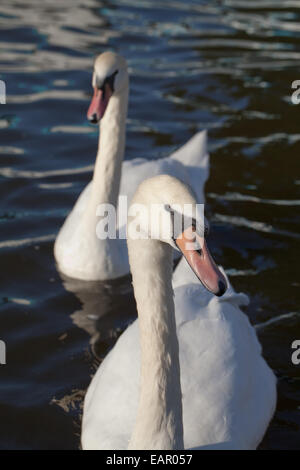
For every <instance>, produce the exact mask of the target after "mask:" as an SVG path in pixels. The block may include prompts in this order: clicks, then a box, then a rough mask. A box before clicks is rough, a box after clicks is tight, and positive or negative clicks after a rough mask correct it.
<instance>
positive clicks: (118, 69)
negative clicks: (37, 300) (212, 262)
mask: <svg viewBox="0 0 300 470" xmlns="http://www.w3.org/2000/svg"><path fill="white" fill-rule="evenodd" d="M128 84H129V80H128V72H127V65H126V61H125V60H124V59H123V58H122V57H120V56H119V55H117V54H114V53H112V52H105V53H103V54H101V55H100V56H99V57H98V58H97V59H96V62H95V67H94V75H93V87H94V97H93V99H92V102H91V105H90V108H89V110H88V118H89V119H90V121H92V122H98V121H100V138H99V147H98V153H97V158H96V163H95V169H94V175H93V180H92V181H91V183H89V184H88V185H87V187H86V188H85V189H84V191H83V192H82V193H81V195H80V197H79V199H78V200H77V202H76V204H75V206H74V208H73V210H72V211H71V213H70V214H69V216H68V217H67V219H66V221H65V222H64V225H63V226H62V228H61V230H60V232H59V234H58V236H57V239H56V242H55V247H54V254H55V258H56V261H57V265H58V268H59V270H60V271H61V272H62V273H64V274H66V275H67V276H69V277H72V278H77V279H82V280H87V281H93V280H107V279H114V278H118V277H121V276H124V275H126V274H128V273H129V262H128V253H127V246H126V242H125V240H124V239H105V240H99V238H97V236H96V226H97V224H98V223H99V221H100V218H99V217H97V216H96V211H97V207H98V206H99V205H100V204H103V203H106V204H112V205H113V206H114V207H117V203H118V196H119V189H120V194H121V195H126V196H128V203H130V200H131V198H132V196H133V194H134V192H135V190H136V188H137V186H138V185H139V183H140V182H141V181H143V180H144V179H145V178H148V177H150V176H154V175H158V174H161V173H166V174H170V175H173V176H176V177H178V178H180V179H181V180H183V181H185V182H186V183H188V184H190V185H191V186H192V187H193V188H194V191H195V192H196V194H197V198H198V200H199V201H201V200H202V198H203V194H202V191H203V185H204V182H205V181H206V179H207V177H208V168H209V165H208V155H207V151H206V133H205V132H199V133H198V134H196V135H195V136H194V137H193V138H192V139H191V140H190V141H189V142H188V143H187V144H185V145H184V146H183V147H182V148H181V149H179V150H178V151H176V152H175V153H174V154H172V155H171V157H168V158H163V159H159V160H155V161H148V160H145V159H142V158H139V159H135V160H131V161H125V162H124V163H123V165H122V160H123V155H124V148H125V124H126V116H127V101H128ZM121 170H122V179H121V187H120V178H121ZM121 215H122V216H123V219H124V220H125V223H126V219H127V210H125V211H123V214H121ZM119 228H120V227H119Z"/></svg>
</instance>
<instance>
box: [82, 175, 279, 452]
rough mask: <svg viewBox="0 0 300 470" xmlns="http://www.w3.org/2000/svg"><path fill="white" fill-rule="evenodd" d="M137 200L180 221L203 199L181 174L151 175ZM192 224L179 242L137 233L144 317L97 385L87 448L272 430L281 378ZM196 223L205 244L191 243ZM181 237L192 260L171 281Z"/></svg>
mask: <svg viewBox="0 0 300 470" xmlns="http://www.w3.org/2000/svg"><path fill="white" fill-rule="evenodd" d="M133 203H140V204H144V205H146V206H148V207H150V204H152V203H161V204H164V205H166V209H165V210H164V211H163V218H164V220H165V221H167V223H171V220H170V218H171V214H172V208H174V205H176V207H178V205H181V206H183V204H184V203H186V204H192V205H193V207H194V206H195V198H194V196H193V194H192V192H191V190H190V189H189V188H188V187H187V186H186V185H184V184H183V183H181V182H180V181H179V180H177V179H176V178H173V177H171V176H168V175H161V176H157V177H154V178H151V179H149V180H146V181H144V182H143V183H142V184H141V185H140V186H139V188H138V190H137V192H136V194H135V197H134V199H133ZM168 206H169V207H168ZM177 210H178V209H177ZM129 225H130V218H129V219H128V227H129ZM157 225H158V221H157V219H154V220H153V219H152V220H150V224H149V226H148V227H147V224H144V222H143V219H142V222H141V225H140V227H141V233H144V234H146V235H148V236H149V234H150V233H152V232H151V228H153V227H154V228H156V227H157ZM186 230H187V232H186V231H184V232H183V233H182V235H181V236H178V237H177V235H176V237H175V238H174V240H176V241H175V243H174V241H173V239H172V238H171V236H170V237H169V238H168V237H166V236H165V234H164V239H163V240H162V238H163V237H162V236H161V235H160V232H159V233H158V235H159V237H160V239H151V238H148V239H138V240H135V239H131V238H130V232H129V239H128V249H129V260H130V267H131V272H132V276H133V287H134V294H135V299H136V303H137V310H138V320H136V321H135V322H134V323H133V324H132V325H130V326H129V327H128V328H127V330H126V331H125V332H124V333H123V334H122V335H121V336H120V338H119V340H118V341H117V343H116V345H115V346H114V348H113V349H112V350H111V351H110V353H109V354H108V355H107V356H106V358H105V359H104V361H103V362H102V364H101V366H100V367H99V369H98V371H97V372H96V374H95V376H94V378H93V380H92V382H91V384H90V386H89V389H88V391H87V394H86V398H85V403H84V413H83V424H82V446H83V449H110V450H121V449H131V450H132V449H136V450H140V449H148V450H154V449H166V450H169V449H255V448H256V447H257V445H258V444H259V442H260V441H261V439H262V438H263V436H264V433H265V431H266V429H267V426H268V423H269V422H270V420H271V418H272V415H273V412H274V408H275V403H276V381H275V377H274V375H273V372H272V371H271V369H270V368H269V367H268V365H267V364H266V362H265V361H264V359H263V358H262V356H261V346H260V344H259V342H258V339H257V337H256V334H255V330H254V329H253V328H252V326H251V325H250V323H249V321H248V318H247V317H246V315H245V314H244V313H243V312H242V311H241V310H240V309H239V306H241V305H243V304H246V303H247V297H246V296H245V295H244V294H237V293H236V292H235V291H234V290H233V288H232V287H231V286H230V284H229V282H228V280H227V279H226V277H225V274H224V272H223V271H221V270H220V269H219V268H218V267H217V266H216V265H215V264H214V261H213V260H212V258H211V255H210V254H209V251H208V248H207V245H206V242H205V238H203V236H202V233H200V234H199V232H198V231H197V233H195V232H193V230H194V228H193V226H190V227H188V228H187V229H186ZM188 231H190V232H191V231H192V232H193V233H192V235H193V236H196V239H197V241H198V242H199V245H200V246H201V249H200V250H198V251H195V250H190V249H188V248H187V240H190V238H188V237H187V236H186V234H187V233H188ZM164 233H165V232H164ZM175 245H176V246H177V247H178V248H179V249H180V250H181V251H182V253H183V255H184V258H182V259H181V261H180V263H179V265H178V267H177V268H176V270H175V273H174V278H173V287H172V247H175ZM187 261H188V262H187ZM199 279H200V281H202V283H203V284H204V285H205V287H204V286H203V285H201V284H200V283H199ZM226 283H227V291H226V293H225V290H226ZM209 291H210V292H209ZM214 294H215V295H214ZM222 294H223V295H222ZM221 295H222V296H221Z"/></svg>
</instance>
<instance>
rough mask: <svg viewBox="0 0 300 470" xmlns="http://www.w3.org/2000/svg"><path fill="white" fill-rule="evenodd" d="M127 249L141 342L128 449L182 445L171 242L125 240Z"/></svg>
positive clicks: (152, 448) (181, 447) (168, 447)
mask: <svg viewBox="0 0 300 470" xmlns="http://www.w3.org/2000/svg"><path fill="white" fill-rule="evenodd" d="M128 249H129V260H130V266H131V272H132V278H133V286H134V294H135V299H136V303H137V310H138V315H139V329H140V344H141V378H140V399H139V406H138V413H137V418H136V423H135V426H134V430H133V433H132V436H131V439H130V442H129V447H128V449H138V450H140V449H151V450H154V449H160V450H162V449H166V450H168V449H183V424H182V396H181V386H180V368H179V347H178V339H177V334H176V323H175V312H174V300H173V289H172V267H173V263H172V248H171V247H170V246H169V245H167V244H166V243H162V242H160V241H157V240H134V241H133V240H128Z"/></svg>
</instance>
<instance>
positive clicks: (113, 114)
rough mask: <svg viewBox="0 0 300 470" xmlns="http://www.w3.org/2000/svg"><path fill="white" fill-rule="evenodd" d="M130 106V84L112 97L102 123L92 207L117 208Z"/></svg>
mask: <svg viewBox="0 0 300 470" xmlns="http://www.w3.org/2000/svg"><path fill="white" fill-rule="evenodd" d="M127 106H128V85H127V86H126V87H125V88H124V89H123V91H122V92H120V93H118V94H116V95H112V97H111V98H110V100H109V103H108V106H107V109H106V111H105V114H104V117H103V119H102V120H101V121H100V132H99V143H98V152H97V158H96V163H95V169H94V176H93V183H92V185H93V186H92V195H91V201H90V208H92V211H93V213H94V214H95V210H96V208H97V206H98V205H99V204H112V205H113V206H114V207H116V206H117V202H118V196H119V190H120V180H121V170H122V161H123V157H124V151H125V131H126V117H127Z"/></svg>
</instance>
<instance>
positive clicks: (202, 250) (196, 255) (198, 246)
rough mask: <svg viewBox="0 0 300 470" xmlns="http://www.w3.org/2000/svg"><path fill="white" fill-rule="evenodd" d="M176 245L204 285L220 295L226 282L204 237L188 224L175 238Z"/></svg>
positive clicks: (225, 286) (224, 288)
mask: <svg viewBox="0 0 300 470" xmlns="http://www.w3.org/2000/svg"><path fill="white" fill-rule="evenodd" d="M176 245H177V246H178V248H179V249H180V251H181V252H182V254H183V256H184V257H185V259H186V260H187V262H188V263H189V265H190V267H191V268H192V270H193V271H194V273H195V274H196V276H197V277H198V279H199V280H200V281H201V283H202V284H203V285H204V287H206V289H208V290H209V291H210V292H212V293H213V294H215V295H217V296H218V297H221V296H222V295H223V294H224V293H225V292H226V290H227V282H226V279H225V277H224V276H223V274H222V273H221V271H220V269H219V268H218V266H217V265H216V263H215V262H214V260H213V258H212V256H211V254H210V252H209V249H208V246H207V244H206V241H205V238H204V237H200V236H199V235H198V234H197V233H196V232H195V230H194V228H193V226H190V227H188V228H187V229H186V230H184V232H182V234H181V235H179V237H178V238H177V239H176Z"/></svg>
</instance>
